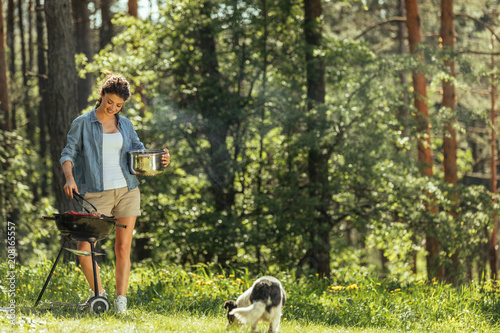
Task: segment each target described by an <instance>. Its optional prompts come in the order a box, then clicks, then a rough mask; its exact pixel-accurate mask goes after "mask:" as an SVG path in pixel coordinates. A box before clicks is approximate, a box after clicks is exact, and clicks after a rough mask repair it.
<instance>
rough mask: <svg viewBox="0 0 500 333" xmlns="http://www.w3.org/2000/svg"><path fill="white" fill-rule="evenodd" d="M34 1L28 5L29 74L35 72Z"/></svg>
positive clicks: (30, 1)
mask: <svg viewBox="0 0 500 333" xmlns="http://www.w3.org/2000/svg"><path fill="white" fill-rule="evenodd" d="M33 30H34V29H33V0H29V3H28V72H31V71H33V62H34V60H33V55H34V53H35V51H34V47H33Z"/></svg>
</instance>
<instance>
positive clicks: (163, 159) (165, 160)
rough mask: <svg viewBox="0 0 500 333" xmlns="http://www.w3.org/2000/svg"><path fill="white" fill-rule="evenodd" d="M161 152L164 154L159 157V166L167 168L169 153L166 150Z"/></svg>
mask: <svg viewBox="0 0 500 333" xmlns="http://www.w3.org/2000/svg"><path fill="white" fill-rule="evenodd" d="M163 151H164V152H165V154H163V155H161V164H163V166H164V167H167V165H169V164H170V153H169V152H168V149H167V148H165V149H163Z"/></svg>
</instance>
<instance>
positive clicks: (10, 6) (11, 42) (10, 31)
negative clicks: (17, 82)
mask: <svg viewBox="0 0 500 333" xmlns="http://www.w3.org/2000/svg"><path fill="white" fill-rule="evenodd" d="M14 10H15V4H14V0H8V2H7V47H8V48H9V50H10V54H12V55H14V54H16V44H15V38H14V23H15V20H14ZM9 72H10V77H11V78H14V74H15V73H16V57H10V62H9Z"/></svg>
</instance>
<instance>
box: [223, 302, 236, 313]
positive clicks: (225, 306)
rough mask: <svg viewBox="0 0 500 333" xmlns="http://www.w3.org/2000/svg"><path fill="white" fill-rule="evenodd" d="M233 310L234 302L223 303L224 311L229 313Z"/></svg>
mask: <svg viewBox="0 0 500 333" xmlns="http://www.w3.org/2000/svg"><path fill="white" fill-rule="evenodd" d="M234 308H237V306H236V302H235V301H226V302H225V303H224V309H228V311H231V310H232V309H234Z"/></svg>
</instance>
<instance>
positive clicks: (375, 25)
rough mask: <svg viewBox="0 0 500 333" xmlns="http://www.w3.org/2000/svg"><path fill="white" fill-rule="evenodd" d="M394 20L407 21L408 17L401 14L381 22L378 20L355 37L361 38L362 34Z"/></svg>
mask: <svg viewBox="0 0 500 333" xmlns="http://www.w3.org/2000/svg"><path fill="white" fill-rule="evenodd" d="M392 22H406V17H401V16H396V17H391V18H388V19H387V20H385V21H381V22H377V23H375V24H372V25H370V26H368V27H367V28H366V29H365V30H363V31H362V32H361V33H360V34H359V35H357V36H356V37H354V39H358V38H360V37H361V36H363V35H364V34H366V33H367V32H368V31H370V30H373V29H375V28H378V27H380V26H382V25H384V24H387V23H392Z"/></svg>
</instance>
